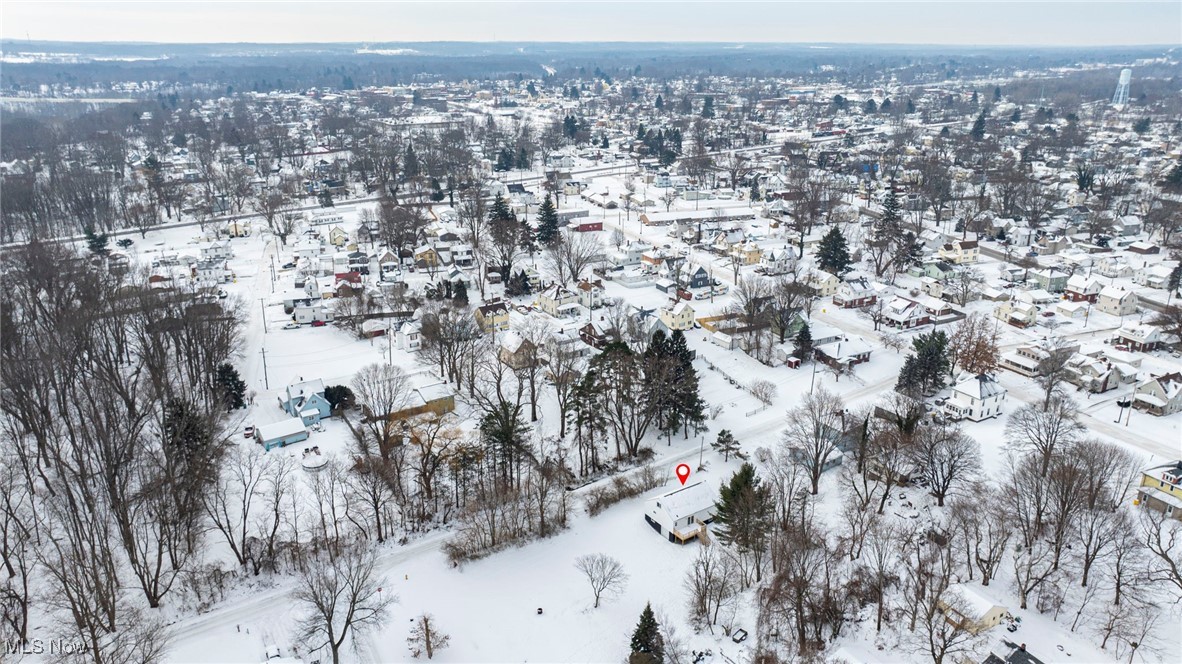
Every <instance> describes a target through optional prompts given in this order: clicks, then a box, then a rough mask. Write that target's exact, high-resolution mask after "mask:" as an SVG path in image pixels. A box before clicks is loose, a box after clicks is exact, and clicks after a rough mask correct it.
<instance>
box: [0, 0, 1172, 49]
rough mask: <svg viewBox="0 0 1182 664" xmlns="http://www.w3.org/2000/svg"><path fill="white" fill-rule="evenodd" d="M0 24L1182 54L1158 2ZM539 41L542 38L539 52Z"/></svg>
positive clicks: (229, 35) (342, 11)
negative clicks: (1166, 50)
mask: <svg viewBox="0 0 1182 664" xmlns="http://www.w3.org/2000/svg"><path fill="white" fill-rule="evenodd" d="M459 7H463V11H462V12H456V11H440V9H441V8H442V9H449V10H450V9H456V8H459ZM672 9H676V12H677V13H673V12H672V11H671V10H672ZM605 10H618V11H605ZM850 15H856V19H847V18H846V17H847V16H850ZM621 18H624V19H626V20H621ZM0 19H3V20H2V21H0V38H2V39H4V40H5V41H10V42H16V43H19V42H21V41H28V42H71V43H96V44H142V45H199V44H266V45H283V44H355V43H488V44H505V43H627V44H641V43H649V44H651V43H671V44H753V45H754V44H768V45H772V44H783V45H792V44H799V45H812V44H818V45H821V44H832V45H855V44H857V45H883V46H915V47H921V46H933V47H940V46H945V47H947V46H964V47H1017V48H1022V47H1039V48H1087V47H1097V48H1099V47H1117V48H1119V47H1176V46H1178V45H1179V44H1180V43H1182V33H1180V32H1179V27H1178V26H1180V25H1182V3H1177V2H1164V1H1160V0H1130V1H1119V0H1117V1H1112V0H1100V1H1087V0H1042V1H1038V2H1029V3H1022V2H1013V1H1010V0H998V1H994V2H989V1H983V0H968V1H964V2H943V3H936V2H923V1H910V2H891V1H888V0H852V1H837V2H830V3H822V2H814V1H812V0H806V1H803V2H784V3H759V2H746V1H742V2H734V3H715V2H691V3H688V4H679V5H675V4H670V3H668V2H663V1H653V0H650V1H648V2H640V3H623V2H619V1H617V0H601V1H599V2H586V1H583V2H573V3H538V2H436V3H424V2H417V1H416V2H395V3H359V2H341V3H321V2H303V3H283V4H279V3H260V2H244V3H235V4H226V3H220V2H210V3H193V2H170V3H157V4H153V5H146V4H140V3H129V2H44V1H42V2H27V1H20V0H18V1H13V2H5V3H4V5H3V7H0ZM539 35H545V38H544V39H538V36H539ZM986 35H988V36H986ZM600 37H613V38H610V39H606V40H605V39H602V38H600Z"/></svg>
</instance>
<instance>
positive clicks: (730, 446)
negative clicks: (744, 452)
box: [710, 429, 742, 461]
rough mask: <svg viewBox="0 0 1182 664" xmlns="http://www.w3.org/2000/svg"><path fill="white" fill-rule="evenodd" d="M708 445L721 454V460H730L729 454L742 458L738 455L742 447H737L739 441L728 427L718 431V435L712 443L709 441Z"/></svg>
mask: <svg viewBox="0 0 1182 664" xmlns="http://www.w3.org/2000/svg"><path fill="white" fill-rule="evenodd" d="M710 447H712V448H714V451H715V452H718V453H719V454H721V455H722V460H723V461H730V459H731V455H734V456H735V457H738V458H742V457H740V456H739V454H740V450H741V449H742V448H740V447H739V441H738V440H737V439H736V438H735V434H733V433H731V431H730V429H723V430H722V431H719V432H718V437H717V438H715V439H714V442H713V443H710Z"/></svg>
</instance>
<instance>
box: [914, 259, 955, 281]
mask: <svg viewBox="0 0 1182 664" xmlns="http://www.w3.org/2000/svg"><path fill="white" fill-rule="evenodd" d="M955 274H956V268H954V267H952V265H950V264H948V263H945V262H944V261H942V260H941V261H927V262H926V263H924V264H923V269H922V270H920V276H925V277H931V278H932V279H935V280H936V281H947V280H949V279H951V278H952V277H953V275H955Z"/></svg>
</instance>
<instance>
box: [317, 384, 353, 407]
mask: <svg viewBox="0 0 1182 664" xmlns="http://www.w3.org/2000/svg"><path fill="white" fill-rule="evenodd" d="M324 400H325V401H327V402H328V406H329V408H330V409H332V412H334V413H335V412H338V411H341V410H348V409H350V408H352V407H353V406H355V405H357V397H356V395H354V394H353V390H352V389H350V388H349V386H348V385H329V386H328V387H326V388H324Z"/></svg>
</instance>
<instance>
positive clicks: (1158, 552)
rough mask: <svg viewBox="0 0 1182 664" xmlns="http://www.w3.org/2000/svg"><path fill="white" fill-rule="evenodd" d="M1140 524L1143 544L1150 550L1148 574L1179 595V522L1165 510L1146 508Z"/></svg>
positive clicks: (1181, 564)
mask: <svg viewBox="0 0 1182 664" xmlns="http://www.w3.org/2000/svg"><path fill="white" fill-rule="evenodd" d="M1141 528H1142V532H1143V533H1144V542H1145V546H1146V548H1148V549H1149V553H1150V554H1151V558H1150V565H1149V578H1150V580H1151V581H1152V582H1155V583H1158V584H1161V585H1162V586H1163V587H1165V588H1168V589H1169V591H1170V592H1171V593H1172V594H1173V595H1174V596H1175V597H1178V596H1182V523H1179V521H1178V520H1177V519H1171V518H1170V517H1169V516H1168V515H1166V514H1165V512H1161V511H1158V510H1152V509H1145V510H1142V512H1141Z"/></svg>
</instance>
